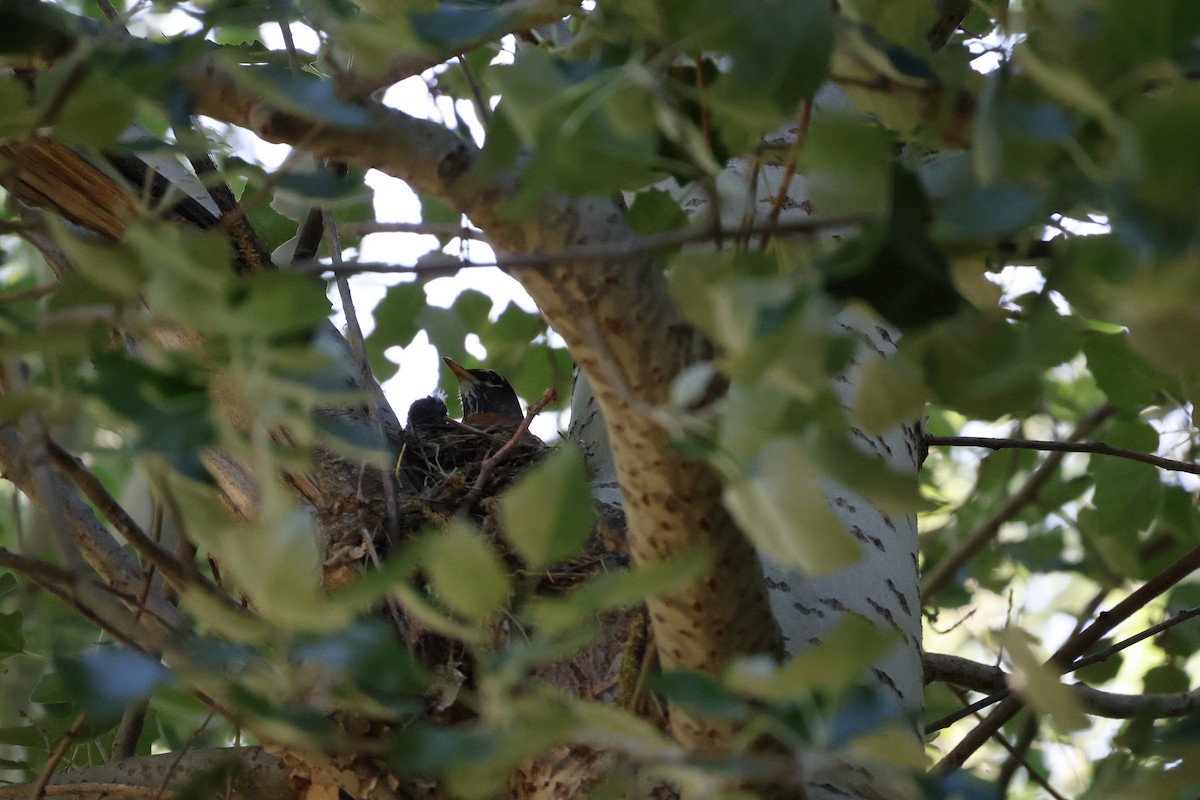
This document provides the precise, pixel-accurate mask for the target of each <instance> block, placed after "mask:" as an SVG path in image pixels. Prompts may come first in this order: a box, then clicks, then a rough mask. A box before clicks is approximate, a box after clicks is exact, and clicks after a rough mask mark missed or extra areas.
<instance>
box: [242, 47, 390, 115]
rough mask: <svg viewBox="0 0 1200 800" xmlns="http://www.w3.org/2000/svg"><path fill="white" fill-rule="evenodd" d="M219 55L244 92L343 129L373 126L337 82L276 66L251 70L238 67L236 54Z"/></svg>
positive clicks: (364, 109) (362, 108) (256, 67)
mask: <svg viewBox="0 0 1200 800" xmlns="http://www.w3.org/2000/svg"><path fill="white" fill-rule="evenodd" d="M219 55H220V60H222V61H224V62H225V63H226V66H227V67H228V69H229V74H230V75H231V76H232V77H233V78H234V80H235V81H236V82H237V83H239V84H240V85H241V88H242V89H243V90H244V91H246V92H248V93H249V94H251V95H254V96H257V97H261V98H263V99H264V100H266V101H268V102H270V103H273V104H274V105H275V106H277V107H278V108H279V109H280V110H282V111H286V112H288V113H291V114H296V115H297V116H300V117H303V118H304V119H310V120H313V121H316V122H327V123H329V124H331V125H335V126H337V127H339V128H343V129H350V130H355V129H359V128H365V127H367V126H369V125H370V124H371V114H370V112H369V111H367V109H366V108H364V107H363V106H359V105H352V104H350V103H346V102H344V101H342V100H341V99H340V98H339V97H338V96H337V87H336V86H335V85H334V82H333V81H327V80H318V79H315V78H313V77H312V76H309V75H305V74H303V73H293V72H292V71H290V70H288V69H286V68H283V67H276V66H274V65H266V66H254V67H250V66H246V65H242V64H238V63H237V61H238V57H237V56H236V55H235V54H233V53H221V54H219Z"/></svg>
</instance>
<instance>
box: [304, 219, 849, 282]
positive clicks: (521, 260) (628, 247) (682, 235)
mask: <svg viewBox="0 0 1200 800" xmlns="http://www.w3.org/2000/svg"><path fill="white" fill-rule="evenodd" d="M862 221H863V217H861V216H858V215H852V216H840V217H810V218H808V219H802V220H793V221H791V222H776V223H775V224H771V223H770V222H769V221H768V222H764V223H757V224H753V225H739V226H738V227H737V228H736V229H729V228H723V227H721V226H720V225H695V226H692V227H688V228H681V229H679V230H673V231H664V232H662V233H655V234H650V235H648V236H631V237H630V238H629V239H624V240H619V241H614V242H603V243H600V244H594V245H583V246H579V247H564V248H562V249H561V250H555V251H550V252H525V253H510V254H508V255H505V256H502V257H500V258H497V259H495V260H494V261H465V260H462V259H458V258H455V257H454V256H450V255H447V256H446V257H445V262H446V263H445V265H442V264H439V263H436V262H435V263H432V264H430V263H423V264H380V263H373V262H355V261H347V262H343V263H341V264H326V263H323V262H318V261H309V262H299V263H297V264H295V265H294V266H295V267H296V268H297V269H298V270H301V271H304V272H310V273H317V274H325V273H332V274H334V275H346V274H360V273H367V272H371V273H389V272H401V273H408V272H415V273H418V274H421V275H430V274H433V275H442V274H454V273H455V272H458V270H460V269H470V268H473V267H499V268H500V269H505V270H508V269H513V268H516V267H545V266H552V265H555V264H562V263H567V262H570V263H575V264H583V263H587V262H598V263H602V262H605V261H611V260H613V259H628V258H636V257H640V256H646V255H651V254H654V253H660V252H663V251H666V250H676V249H678V248H680V247H682V246H684V245H686V244H691V243H695V242H708V241H717V242H719V241H723V240H726V239H728V238H729V237H731V236H735V235H736V236H751V235H754V234H758V233H761V234H763V235H767V236H776V237H783V236H784V235H787V234H805V235H815V234H818V233H821V232H824V231H829V230H838V231H845V230H846V229H847V228H848V227H850V226H852V225H857V224H858V223H861V222H862Z"/></svg>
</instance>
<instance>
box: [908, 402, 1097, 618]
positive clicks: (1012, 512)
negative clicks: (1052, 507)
mask: <svg viewBox="0 0 1200 800" xmlns="http://www.w3.org/2000/svg"><path fill="white" fill-rule="evenodd" d="M1112 413H1113V408H1112V406H1107V405H1106V406H1101V407H1100V408H1098V409H1096V410H1095V411H1093V412H1092V413H1090V414H1088V415H1087V416H1086V417H1084V418H1083V419H1081V420H1080V421H1079V424H1078V425H1076V427H1075V431H1074V432H1073V433H1072V434H1071V436H1070V437H1069V438H1068V439H1067V441H1068V442H1073V441H1078V440H1079V439H1082V438H1083V437H1084V436H1087V435H1089V434H1090V433H1091V432H1092V431H1094V430H1095V429H1096V428H1098V427H1100V424H1101V423H1102V422H1104V420H1105V419H1107V418H1108V417H1109V415H1111V414H1112ZM1065 456H1066V451H1057V452H1053V453H1051V454H1050V455H1049V456H1047V457H1046V460H1045V461H1043V462H1042V463H1041V464H1040V465H1039V466H1038V468H1037V469H1035V470H1034V471H1033V473H1032V474H1030V476H1029V477H1028V478H1027V479H1026V480H1025V483H1024V484H1023V485H1022V486H1021V488H1019V489H1017V491H1015V492H1014V493H1013V494H1012V496H1011V497H1009V499H1008V502H1007V503H1005V504H1004V505H1003V506H1002V507H1001V508H1000V510H998V511H997V512H996V513H995V514H993V515H992V516H991V517H990V518H989V519H988V520H987V521H986V522H984V523H983V525H981V526H980V527H979V528H978V529H977V530H976V531H975V532H974V533H972V534H971V535H970V536H968V537H967V538H966V539H965V540H963V541H962V543H960V544H959V545H958V547H956V548H955V549H954V550H953V551H951V552H950V553H947V554H946V556H945V557H943V558H942V559H941V560H940V561H938V562H937V563H936V564H934V565H933V569H932V570H930V572H929V574H928V575H926V576H925V580H923V581H922V585H921V602H922V603H928V602H929V600H930V598H931V597H933V595H935V594H937V592H938V591H940V590H941V589H942V588H943V587H944V586H946V584H948V583H949V582H950V580H951V578H953V577H954V573H956V572H957V571H958V569H959V568H960V567H962V566H963V565H964V564H966V563H967V562H968V561H970V560H971V559H972V558H973V557H974V556H975V555H976V554H977V553H979V552H980V551H981V550H983V548H984V547H986V546H987V545H988V544H990V543H991V541H992V540H993V539H994V538H996V534H998V533H999V532H1000V527H1001V526H1002V525H1003V524H1004V523H1005V522H1008V521H1009V520H1010V519H1012V518H1013V517H1015V516H1016V515H1017V513H1018V512H1020V511H1021V509H1023V508H1025V506H1027V505H1029V504H1030V503H1031V502H1033V500H1034V499H1035V498H1036V497H1037V496H1038V492H1040V491H1041V489H1042V486H1043V485H1045V483H1046V482H1047V481H1049V480H1050V478H1051V477H1052V476H1053V475H1054V472H1055V470H1057V469H1058V465H1059V464H1061V463H1062V460H1063V458H1064V457H1065Z"/></svg>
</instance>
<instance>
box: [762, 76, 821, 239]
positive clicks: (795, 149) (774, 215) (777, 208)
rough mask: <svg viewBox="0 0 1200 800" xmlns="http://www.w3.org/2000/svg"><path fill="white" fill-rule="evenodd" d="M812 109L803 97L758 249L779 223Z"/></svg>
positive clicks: (809, 100) (810, 101)
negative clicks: (766, 227) (789, 148)
mask: <svg viewBox="0 0 1200 800" xmlns="http://www.w3.org/2000/svg"><path fill="white" fill-rule="evenodd" d="M812 109H813V101H812V98H811V97H808V98H805V100H804V103H803V104H802V105H801V106H800V122H799V125H798V126H797V130H796V138H795V139H793V140H792V149H791V151H789V152H788V158H787V168H786V169H784V171H783V180H782V181H780V183H779V191H778V192H776V193H775V199H774V200H773V201H772V202H771V213H770V214H769V215H768V216H767V225H768V226H769V227H768V229H767V230H766V231H765V232H764V233H763V235H762V240H761V241H760V242H759V249H760V250H766V249H767V245H768V244H769V243H770V241H771V234H772V233H774V231H775V228H776V226H778V225H779V213H780V212H781V211H782V210H783V201H784V200H786V199H787V194H788V184H790V183H791V182H792V176H793V175H795V174H796V156H797V155H798V154H799V152H800V148H801V147H802V146H803V145H804V140H805V139H806V138H808V124H809V122H810V121H811V120H812Z"/></svg>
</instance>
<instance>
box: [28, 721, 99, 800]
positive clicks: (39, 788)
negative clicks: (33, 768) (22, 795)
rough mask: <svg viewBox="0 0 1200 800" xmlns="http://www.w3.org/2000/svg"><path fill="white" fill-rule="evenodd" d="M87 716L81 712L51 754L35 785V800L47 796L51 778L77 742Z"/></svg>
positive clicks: (33, 795) (33, 794)
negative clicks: (70, 748) (69, 748)
mask: <svg viewBox="0 0 1200 800" xmlns="http://www.w3.org/2000/svg"><path fill="white" fill-rule="evenodd" d="M86 719H87V715H86V714H84V713H83V712H80V714H79V716H77V717H75V721H74V722H72V723H71V727H69V728H67V732H66V733H64V734H63V736H62V738H61V739H59V740H58V746H57V747H55V748H54V752H53V753H51V754H50V758H48V759H46V763H45V765H44V766H43V767H42V771H41V772H40V773H38V779H37V783H35V784H34V785H33V793H32V797H33V800H41V799H42V797H43V796H45V794H46V786H47V784H49V783H50V776H51V775H53V774H54V768H55V767H57V766H58V762H60V761H62V760H63V756H65V755H66V754H67V748H68V747H70V746H71V744H72V742H74V741H75V737H76V736H78V735H79V729H80V728H82V727H83V723H84V720H86Z"/></svg>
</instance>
